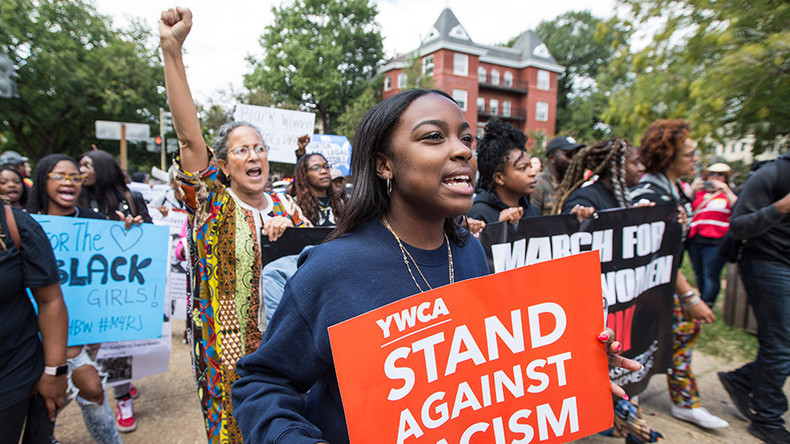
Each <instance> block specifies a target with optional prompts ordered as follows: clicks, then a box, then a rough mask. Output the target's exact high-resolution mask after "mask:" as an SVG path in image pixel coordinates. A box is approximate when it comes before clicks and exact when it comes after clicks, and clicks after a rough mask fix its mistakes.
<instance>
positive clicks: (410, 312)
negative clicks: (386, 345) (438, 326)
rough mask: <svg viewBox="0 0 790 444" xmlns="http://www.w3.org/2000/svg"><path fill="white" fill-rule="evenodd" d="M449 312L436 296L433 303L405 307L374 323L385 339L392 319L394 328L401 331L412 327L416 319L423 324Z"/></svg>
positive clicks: (388, 333) (388, 335)
mask: <svg viewBox="0 0 790 444" xmlns="http://www.w3.org/2000/svg"><path fill="white" fill-rule="evenodd" d="M431 306H433V310H431ZM449 314H450V312H449V311H447V306H446V305H444V301H443V300H442V298H437V299H436V300H435V301H433V304H432V303H431V302H428V301H425V302H422V303H420V304H419V305H415V306H413V307H410V308H407V309H405V310H403V311H401V312H400V313H394V314H391V315H388V316H387V317H386V318H384V319H379V320H377V321H376V325H378V326H379V328H381V331H382V332H383V333H384V338H385V339H386V338H389V337H390V326H391V324H392V321H393V320H394V321H395V328H397V329H398V331H399V332H403V331H404V330H406V329H408V328H412V327H414V326H415V325H416V323H417V321H419V322H420V323H423V324H424V323H426V322H430V321H432V320H434V319H436V318H438V317H439V316H441V315H449Z"/></svg>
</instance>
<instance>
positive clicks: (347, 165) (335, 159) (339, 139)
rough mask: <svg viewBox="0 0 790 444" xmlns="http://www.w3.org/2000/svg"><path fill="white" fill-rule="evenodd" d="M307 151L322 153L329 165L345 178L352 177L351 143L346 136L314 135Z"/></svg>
mask: <svg viewBox="0 0 790 444" xmlns="http://www.w3.org/2000/svg"><path fill="white" fill-rule="evenodd" d="M305 151H306V152H307V153H320V154H321V155H322V156H324V157H325V158H326V161H327V162H329V165H332V167H333V168H337V169H339V170H340V172H341V173H343V175H344V176H350V175H351V143H350V142H349V141H348V138H347V137H346V136H335V135H331V134H313V135H312V137H311V138H310V144H309V145H307V148H305Z"/></svg>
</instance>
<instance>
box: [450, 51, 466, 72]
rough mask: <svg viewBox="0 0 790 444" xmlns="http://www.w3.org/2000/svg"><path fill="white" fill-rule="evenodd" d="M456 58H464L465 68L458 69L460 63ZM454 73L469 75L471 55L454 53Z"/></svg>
mask: <svg viewBox="0 0 790 444" xmlns="http://www.w3.org/2000/svg"><path fill="white" fill-rule="evenodd" d="M456 60H464V63H463V69H457V68H458V64H457V63H456ZM453 74H455V75H457V76H464V77H466V76H468V75H469V56H468V55H466V54H460V53H457V52H456V53H454V54H453Z"/></svg>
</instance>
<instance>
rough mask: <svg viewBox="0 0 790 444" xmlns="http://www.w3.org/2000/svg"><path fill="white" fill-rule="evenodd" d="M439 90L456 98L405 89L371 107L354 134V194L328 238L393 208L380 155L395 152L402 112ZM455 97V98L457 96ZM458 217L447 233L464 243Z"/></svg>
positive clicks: (448, 221) (449, 221) (447, 223)
mask: <svg viewBox="0 0 790 444" xmlns="http://www.w3.org/2000/svg"><path fill="white" fill-rule="evenodd" d="M428 94H437V95H440V96H442V97H446V98H448V99H450V100H453V98H452V97H450V96H449V95H448V94H447V93H445V92H444V91H439V90H435V89H411V90H406V91H401V92H399V93H398V94H396V95H394V96H392V97H390V98H389V99H387V100H384V101H382V102H379V103H378V104H376V105H375V106H374V107H373V108H371V109H369V110H368V112H367V113H365V116H364V117H363V118H362V120H361V121H360V122H359V126H358V127H357V132H356V135H355V136H354V143H353V144H352V146H353V147H354V149H353V150H352V151H351V172H352V174H353V177H352V183H353V186H352V188H351V196H350V197H349V199H348V201H347V202H346V203H345V211H344V213H343V217H342V218H341V219H340V220H339V221H338V223H337V227H335V230H334V231H333V232H332V234H330V236H329V238H328V240H331V239H336V238H338V237H340V236H342V235H344V234H346V233H351V232H353V231H356V230H357V229H358V228H359V226H360V225H362V224H363V223H364V222H368V221H371V220H374V219H378V218H380V217H382V216H383V215H384V213H385V212H386V211H387V208H389V205H390V198H389V195H388V194H387V183H386V181H385V180H383V179H381V178H380V177H379V176H378V174H377V172H376V159H377V156H378V155H379V154H391V153H392V147H391V146H390V145H391V142H392V131H393V130H394V129H395V126H396V125H397V124H398V120H400V116H401V114H403V112H404V111H405V110H406V108H408V107H409V105H411V104H412V102H414V101H415V100H417V99H418V98H420V97H422V96H425V95H428ZM453 101H454V100H453ZM457 227H458V225H457V223H456V222H455V218H451V217H448V218H446V219H445V221H444V231H445V233H446V234H447V237H448V238H450V239H451V240H453V241H454V242H455V243H456V244H463V243H464V242H465V241H466V236H463V237H462V236H461V235H460V234H459V233H458V231H457Z"/></svg>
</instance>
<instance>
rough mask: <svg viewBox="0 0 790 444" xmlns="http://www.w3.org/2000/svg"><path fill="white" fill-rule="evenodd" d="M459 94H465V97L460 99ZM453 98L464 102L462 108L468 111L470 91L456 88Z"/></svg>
mask: <svg viewBox="0 0 790 444" xmlns="http://www.w3.org/2000/svg"><path fill="white" fill-rule="evenodd" d="M459 96H463V99H461V100H459ZM453 100H455V101H456V102H459V101H460V102H462V103H463V105H461V109H462V110H464V111H466V110H467V109H468V108H469V93H468V92H467V91H466V90H465V89H454V90H453Z"/></svg>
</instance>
